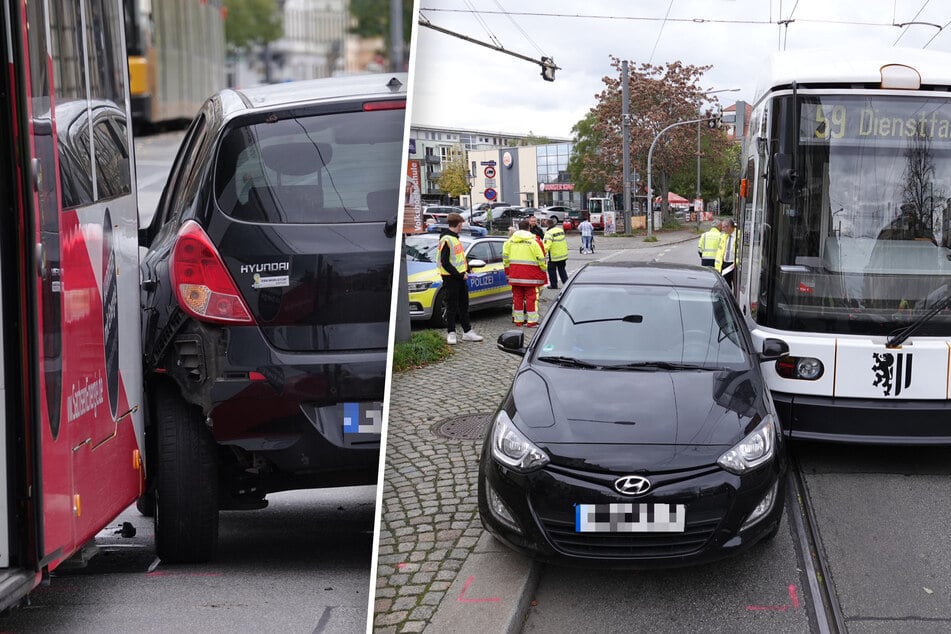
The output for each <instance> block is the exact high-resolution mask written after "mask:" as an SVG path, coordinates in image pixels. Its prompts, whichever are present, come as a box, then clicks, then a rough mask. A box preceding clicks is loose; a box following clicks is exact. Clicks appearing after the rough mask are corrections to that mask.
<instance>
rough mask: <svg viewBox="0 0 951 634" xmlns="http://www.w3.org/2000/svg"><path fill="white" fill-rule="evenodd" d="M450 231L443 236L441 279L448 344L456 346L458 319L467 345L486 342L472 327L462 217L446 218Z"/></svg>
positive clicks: (441, 241)
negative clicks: (462, 240) (474, 342)
mask: <svg viewBox="0 0 951 634" xmlns="http://www.w3.org/2000/svg"><path fill="white" fill-rule="evenodd" d="M446 221H447V222H448V223H449V227H448V228H446V229H443V230H442V232H441V233H440V234H439V258H438V262H439V263H438V265H437V266H438V268H439V275H440V276H442V288H443V290H442V292H443V293H444V297H445V298H446V330H447V333H446V343H448V344H450V345H455V343H456V317H457V316H458V317H459V323H460V325H462V340H463V341H482V340H483V338H484V337H482V335H478V334H476V332H475V331H474V330H473V329H472V325H471V324H470V323H469V284H468V279H469V266H468V264H467V263H466V253H465V248H464V247H463V246H462V242H460V241H459V231H460V230H461V229H462V216H460V215H459V214H457V213H451V214H449V216H448V217H447V218H446Z"/></svg>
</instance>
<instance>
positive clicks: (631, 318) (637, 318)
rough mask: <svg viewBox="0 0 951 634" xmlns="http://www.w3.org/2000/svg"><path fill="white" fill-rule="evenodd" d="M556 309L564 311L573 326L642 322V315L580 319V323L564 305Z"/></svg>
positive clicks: (559, 305)
mask: <svg viewBox="0 0 951 634" xmlns="http://www.w3.org/2000/svg"><path fill="white" fill-rule="evenodd" d="M558 308H560V309H561V310H563V311H565V314H566V315H568V319H570V320H571V323H572V325H574V326H579V325H581V324H597V323H600V322H602V321H626V322H627V323H629V324H639V323H641V322H642V321H644V316H643V315H624V316H623V317H604V318H601V319H582V320H581V321H575V318H574V315H572V314H571V313H569V312H568V309H567V308H565V306H564V304H558Z"/></svg>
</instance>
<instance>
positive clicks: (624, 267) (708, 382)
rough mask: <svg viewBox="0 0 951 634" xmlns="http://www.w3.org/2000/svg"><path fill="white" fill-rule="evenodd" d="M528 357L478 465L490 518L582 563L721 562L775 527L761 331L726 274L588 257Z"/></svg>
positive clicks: (778, 445) (555, 557) (507, 535)
mask: <svg viewBox="0 0 951 634" xmlns="http://www.w3.org/2000/svg"><path fill="white" fill-rule="evenodd" d="M523 335H524V333H523V332H522V331H520V330H514V331H508V332H505V333H503V334H502V335H501V336H500V337H499V339H498V345H499V348H500V349H502V350H504V351H506V352H511V353H514V354H518V355H522V356H523V357H524V358H523V361H522V364H521V366H520V367H519V369H518V371H517V373H516V375H515V379H514V381H513V383H512V387H511V389H510V390H509V392H508V394H507V395H506V396H505V398H504V400H503V401H502V404H501V406H500V408H499V409H498V411H497V412H496V415H495V418H494V421H493V423H492V425H491V427H490V429H489V431H488V434H487V436H486V439H485V443H484V445H483V449H482V458H481V461H480V463H479V494H478V495H479V512H480V515H481V517H482V522H483V524H484V525H485V527H486V529H487V530H488V531H489V532H491V533H492V534H493V535H495V536H496V537H497V538H498V539H500V540H501V541H503V542H505V543H506V544H508V545H509V546H510V547H512V548H514V549H515V550H518V551H522V552H524V553H527V554H529V555H531V556H533V557H536V558H539V559H543V560H550V561H557V562H560V563H569V564H578V565H592V564H597V565H605V566H623V567H634V568H638V567H644V568H647V567H659V566H663V567H669V566H678V565H686V564H696V563H702V562H707V561H712V560H716V559H719V558H721V557H725V556H727V555H731V554H734V553H738V552H741V551H743V550H746V549H747V548H749V547H751V546H752V545H753V544H755V543H756V542H758V541H760V540H763V539H769V538H771V537H773V536H774V535H775V534H776V532H777V530H778V527H779V523H780V518H781V517H782V513H783V500H784V491H785V488H784V486H783V482H784V479H783V477H784V474H785V471H786V458H785V455H784V451H783V434H782V432H781V429H780V423H779V420H778V418H777V416H776V410H775V407H774V405H773V402H772V399H771V398H770V395H769V392H768V391H767V388H766V384H765V382H764V379H763V376H762V374H761V372H760V365H759V364H760V362H761V361H765V360H772V359H777V358H779V357H781V356H783V355H784V354H786V352H787V351H788V346H786V344H785V342H783V341H780V340H777V339H768V340H766V342H764V345H763V351H762V352H759V353H756V352H754V351H753V343H752V339H751V337H750V334H749V331H748V330H747V328H746V326H745V322H744V320H743V317H742V315H741V314H740V312H739V309H738V307H737V305H736V302H735V301H734V300H733V298H732V296H731V294H730V291H729V289H728V288H727V286H726V284H725V282H723V280H722V278H720V276H718V275H717V274H716V272H715V271H712V270H710V269H704V268H700V267H694V266H686V265H664V264H656V263H590V264H588V265H587V266H585V267H584V268H582V269H581V270H580V271H579V272H578V273H577V274H576V275H575V276H574V277H573V278H572V279H571V280H569V282H568V285H567V287H566V288H565V290H564V291H562V293H561V295H560V296H559V297H558V299H557V300H556V301H555V303H554V304H553V305H552V306H551V308H550V309H549V311H548V313H547V315H546V318H545V320H544V323H543V324H542V327H541V330H540V332H539V333H538V334H537V335H536V336H535V337H534V339H533V341H532V342H531V344H530V345H528V346H526V345H525V343H524V337H523Z"/></svg>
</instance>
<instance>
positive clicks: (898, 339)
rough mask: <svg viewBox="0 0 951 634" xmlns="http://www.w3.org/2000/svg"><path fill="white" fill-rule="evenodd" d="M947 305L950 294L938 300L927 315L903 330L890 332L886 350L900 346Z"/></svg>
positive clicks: (950, 298)
mask: <svg viewBox="0 0 951 634" xmlns="http://www.w3.org/2000/svg"><path fill="white" fill-rule="evenodd" d="M948 304H951V293H948V294H947V295H945V296H944V297H942V298H941V299H939V300H938V303H937V304H935V305H934V306H932V307H931V310H929V311H928V312H927V313H925V314H924V315H922V316H921V317H919V318H918V319H916V320H915V321H913V322H911V323H910V324H908V325H907V326H905V327H904V328H899V329H898V330H895V331H894V332H892V335H891V337H889V338H888V341H886V342H885V347H886V348H896V347H898V346H900V345H901V344H902V343H903V342H904V341H905V340H906V339H908V337H910V336H912V335H913V334H915V331H917V330H918V329H919V328H921V327H922V326H924V325H925V324H926V323H928V322H929V321H931V319H933V318H934V316H935V315H937V314H938V313H940V312H941V311H942V310H944V309H945V308H947V307H948Z"/></svg>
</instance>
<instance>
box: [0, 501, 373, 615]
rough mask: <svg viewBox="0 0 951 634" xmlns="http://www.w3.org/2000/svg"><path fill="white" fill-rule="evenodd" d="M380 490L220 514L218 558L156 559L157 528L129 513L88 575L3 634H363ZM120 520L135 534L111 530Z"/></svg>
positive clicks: (39, 602)
mask: <svg viewBox="0 0 951 634" xmlns="http://www.w3.org/2000/svg"><path fill="white" fill-rule="evenodd" d="M375 490H376V489H375V487H354V488H347V489H326V490H316V491H314V490H311V491H292V492H285V493H279V494H272V495H270V496H268V499H269V500H270V506H269V507H268V508H267V509H264V510H260V511H230V512H223V513H222V514H221V528H220V533H219V555H218V557H217V558H216V559H215V561H214V562H212V563H209V564H203V565H189V566H168V565H165V564H157V565H156V559H155V545H154V533H153V531H152V520H151V519H149V518H145V517H142V516H141V515H139V514H138V512H137V511H136V510H135V508H134V507H131V508H129V509H128V510H126V511H125V512H124V513H123V514H122V515H121V516H120V517H119V518H118V519H117V520H116V522H115V523H114V525H113V526H111V527H109V528H108V529H106V530H104V531H102V532H101V533H100V534H99V535H98V536H97V538H96V543H97V546H98V548H99V549H100V552H99V554H97V555H95V556H94V557H92V558H91V559H90V560H89V562H88V564H87V565H86V566H85V567H84V568H76V569H73V570H66V569H63V568H60V569H58V570H57V571H56V572H55V573H54V575H53V577H52V578H51V580H50V583H49V585H46V586H41V587H40V588H38V589H36V590H35V591H34V592H33V593H32V594H31V595H30V602H29V605H24V606H21V607H19V608H16V609H14V610H13V611H11V612H9V613H7V614H5V615H3V616H2V617H0V630H2V631H4V632H254V631H257V632H288V633H292V632H308V633H309V632H354V633H358V632H364V631H365V629H366V613H367V601H368V596H367V595H368V592H369V587H370V571H369V568H370V550H371V548H372V542H373V540H372V537H373V517H374V511H375V497H376V493H375ZM123 522H129V523H131V524H132V525H133V526H135V528H136V536H135V537H133V538H124V537H121V536H120V535H118V534H117V533H116V531H117V529H118V527H119V526H120V525H121V524H122V523H123Z"/></svg>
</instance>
